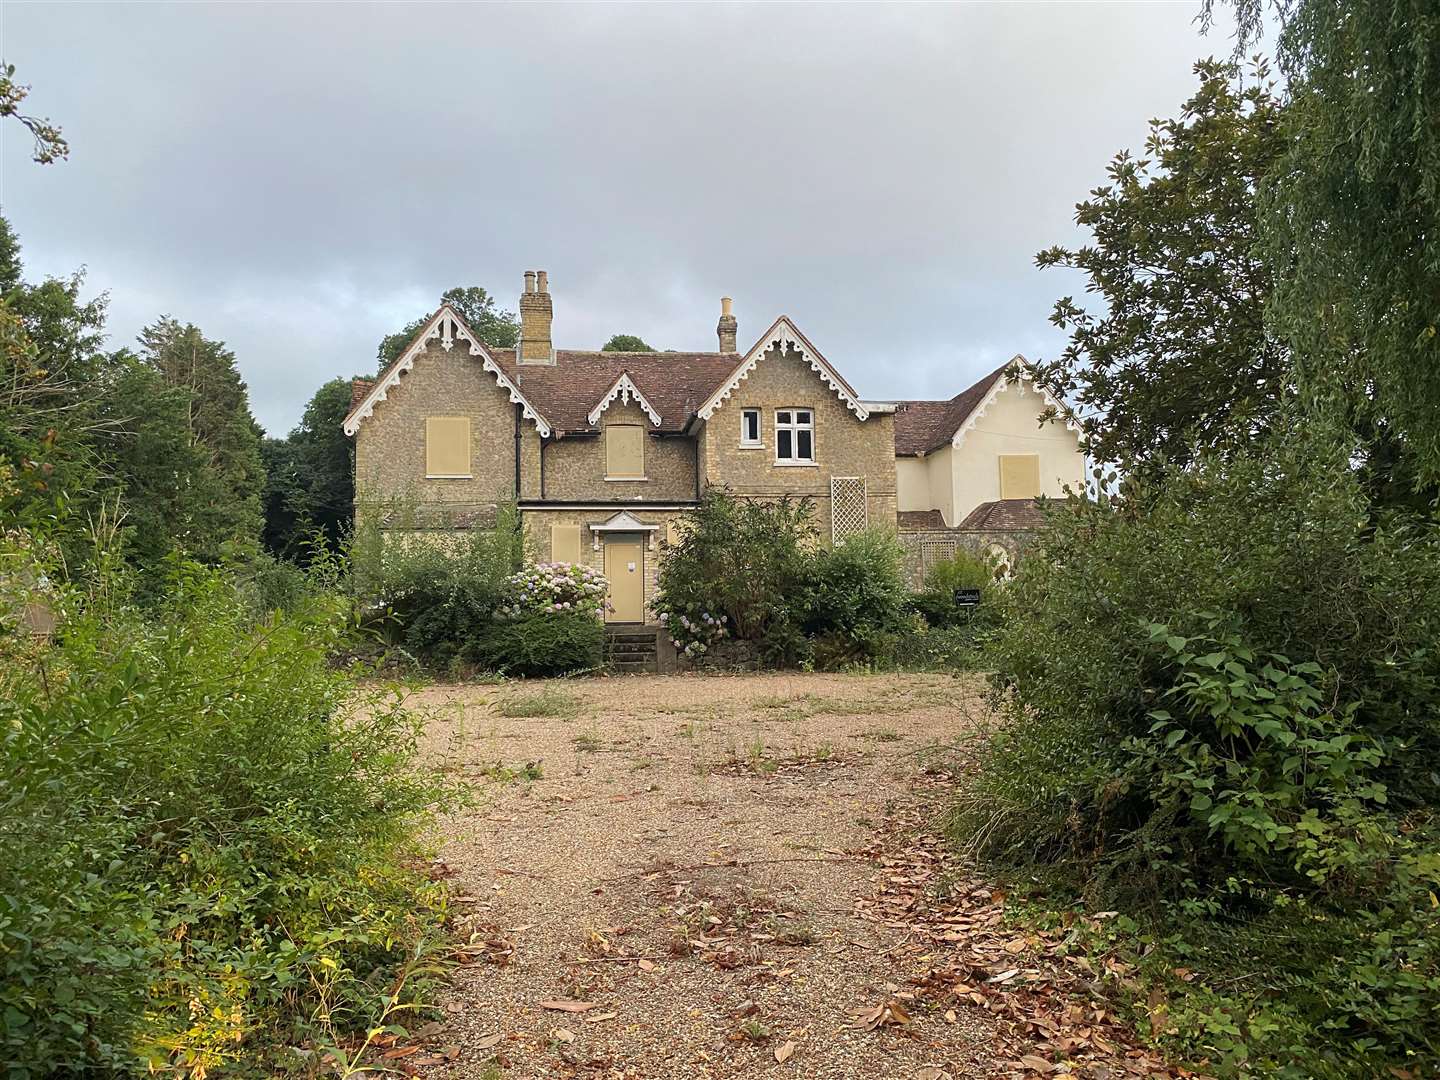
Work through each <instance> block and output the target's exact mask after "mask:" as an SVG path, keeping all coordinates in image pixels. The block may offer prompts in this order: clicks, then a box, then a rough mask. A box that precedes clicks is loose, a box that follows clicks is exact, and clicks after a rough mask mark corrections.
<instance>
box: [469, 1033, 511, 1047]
mask: <svg viewBox="0 0 1440 1080" xmlns="http://www.w3.org/2000/svg"><path fill="white" fill-rule="evenodd" d="M504 1037H505V1033H504V1032H503V1031H497V1032H495V1034H494V1035H486V1036H485V1037H484V1038H482V1039H478V1040H476V1043H475V1048H476V1049H477V1050H489V1049H490V1048H491V1047H492V1046H499V1045H500V1040H501V1039H503V1038H504Z"/></svg>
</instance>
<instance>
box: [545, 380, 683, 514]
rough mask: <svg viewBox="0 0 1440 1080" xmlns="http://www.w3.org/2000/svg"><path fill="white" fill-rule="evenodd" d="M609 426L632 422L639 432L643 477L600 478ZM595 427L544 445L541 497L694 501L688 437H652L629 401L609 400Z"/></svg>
mask: <svg viewBox="0 0 1440 1080" xmlns="http://www.w3.org/2000/svg"><path fill="white" fill-rule="evenodd" d="M612 424H638V425H640V426H641V427H642V428H643V430H644V431H645V440H644V441H645V477H646V478H645V479H644V480H607V479H606V478H605V434H604V431H605V428H607V427H609V426H610V425H612ZM600 428H601V432H600V434H599V435H585V436H570V437H567V438H564V439H557V440H553V441H550V442H549V444H548V445H547V446H546V447H545V498H546V499H558V500H564V501H566V502H574V501H576V500H579V499H587V500H594V501H597V502H631V503H643V502H674V501H676V500H692V501H693V500H694V498H695V443H694V440H693V439H690V438H687V437H685V436H675V435H665V436H657V435H655V434H654V426H653V425H652V424H651V423H650V418H649V417H648V416H647V415H646V414H645V410H644V409H642V408H641V407H640V406H639V405H637V404H635V403H634V402H631V403H630V404H628V405H626V404H622V403H620V402H618V401H617V402H614V403H612V404H611V406H610V407H609V408H608V409H606V410H605V411H604V412H603V413H601V414H600ZM527 497H529V496H527ZM536 497H538V493H537V496H536Z"/></svg>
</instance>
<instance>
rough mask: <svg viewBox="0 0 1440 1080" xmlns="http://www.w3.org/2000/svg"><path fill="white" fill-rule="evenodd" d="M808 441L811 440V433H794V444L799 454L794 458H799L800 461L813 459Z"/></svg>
mask: <svg viewBox="0 0 1440 1080" xmlns="http://www.w3.org/2000/svg"><path fill="white" fill-rule="evenodd" d="M810 440H811V433H810V432H808V431H797V432H796V433H795V442H796V446H797V448H798V450H799V452H798V453H797V454H796V455H795V456H796V457H797V458H799V459H800V460H801V461H809V460H810V459H811V458H813V457H814V456H815V455H814V453H813V452H812V447H811V445H810Z"/></svg>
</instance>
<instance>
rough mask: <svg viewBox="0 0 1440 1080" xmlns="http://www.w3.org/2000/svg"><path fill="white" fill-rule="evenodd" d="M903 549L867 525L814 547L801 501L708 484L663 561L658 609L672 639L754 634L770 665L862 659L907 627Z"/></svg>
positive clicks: (689, 652) (692, 651)
mask: <svg viewBox="0 0 1440 1080" xmlns="http://www.w3.org/2000/svg"><path fill="white" fill-rule="evenodd" d="M908 600H909V586H908V584H907V582H906V579H905V572H904V551H903V550H902V549H901V547H900V544H899V542H898V541H897V540H896V538H895V535H894V534H893V533H892V532H889V531H887V530H883V529H872V530H867V531H865V532H862V533H859V534H857V535H855V536H851V537H848V538H847V539H846V540H845V542H844V543H842V544H839V545H837V546H836V547H833V548H825V547H821V546H820V542H819V535H818V533H817V531H816V528H815V524H814V511H813V508H812V506H811V504H810V503H809V502H808V501H802V502H792V501H791V500H789V499H781V500H779V501H777V502H773V503H763V502H758V501H751V500H748V499H739V498H735V497H734V496H732V495H730V494H728V493H725V492H718V491H712V492H710V493H709V494H707V495H706V497H705V500H704V501H703V502H702V504H701V506H700V507H699V509H698V510H696V511H695V512H694V513H692V514H690V515H689V516H688V517H687V519H686V520H685V523H684V525H683V526H682V528H681V534H680V540H679V542H678V543H676V544H673V545H670V546H668V547H667V550H666V552H665V558H664V560H663V561H662V562H661V564H660V588H659V595H658V597H657V598H656V601H655V607H656V610H657V611H658V612H659V613H660V615H661V618H662V620H663V621H664V622H665V625H666V627H667V629H668V631H669V633H670V636H671V639H672V640H673V642H674V644H675V646H676V648H678V649H680V650H681V652H682V653H684V654H685V655H686V656H695V655H697V654H700V653H704V652H706V651H707V650H708V649H709V648H710V647H711V646H713V645H714V644H715V643H716V642H718V641H720V640H721V639H722V638H726V637H731V636H733V637H734V638H736V639H737V640H739V641H752V642H756V643H757V644H758V645H759V646H760V648H761V651H762V654H763V656H764V658H765V660H766V662H767V663H770V664H772V665H774V666H776V667H793V666H797V665H802V664H804V665H808V664H811V663H815V664H819V665H820V666H822V667H846V666H850V665H853V664H869V663H872V662H874V661H876V660H877V659H880V658H882V657H884V656H886V655H888V654H889V652H890V649H891V647H892V644H893V638H894V635H895V634H896V633H897V632H899V631H902V630H905V629H907V628H908V627H909V618H908V616H907V611H906V607H907V602H908Z"/></svg>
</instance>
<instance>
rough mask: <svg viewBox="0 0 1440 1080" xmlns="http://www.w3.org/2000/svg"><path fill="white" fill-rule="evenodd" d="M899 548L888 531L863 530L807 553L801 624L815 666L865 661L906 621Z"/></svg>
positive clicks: (882, 648) (907, 591)
mask: <svg viewBox="0 0 1440 1080" xmlns="http://www.w3.org/2000/svg"><path fill="white" fill-rule="evenodd" d="M904 559H905V553H904V551H903V550H902V549H901V547H900V544H899V542H898V541H897V540H896V539H895V534H894V533H893V532H890V531H887V530H883V529H868V530H866V531H865V532H862V533H858V534H856V535H854V536H851V537H848V538H847V539H846V540H845V542H844V543H842V544H838V545H836V546H835V547H832V548H825V549H821V550H819V551H817V552H815V553H814V554H813V555H812V556H811V560H810V567H809V570H808V573H807V574H806V579H805V582H804V591H803V596H804V604H805V616H804V629H805V632H806V633H807V634H809V635H810V636H812V637H813V638H814V639H815V662H816V665H817V666H819V667H825V668H833V667H843V666H846V665H848V664H855V663H868V662H870V661H872V660H874V659H875V658H876V657H877V656H880V655H882V654H883V653H884V652H885V651H886V649H887V647H888V645H889V643H890V641H891V638H892V637H893V635H894V634H895V633H896V632H898V631H899V630H901V629H903V628H904V627H905V626H906V623H907V620H906V614H905V604H906V601H907V600H908V599H909V596H910V587H909V583H908V582H907V581H906V579H905V571H904Z"/></svg>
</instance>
